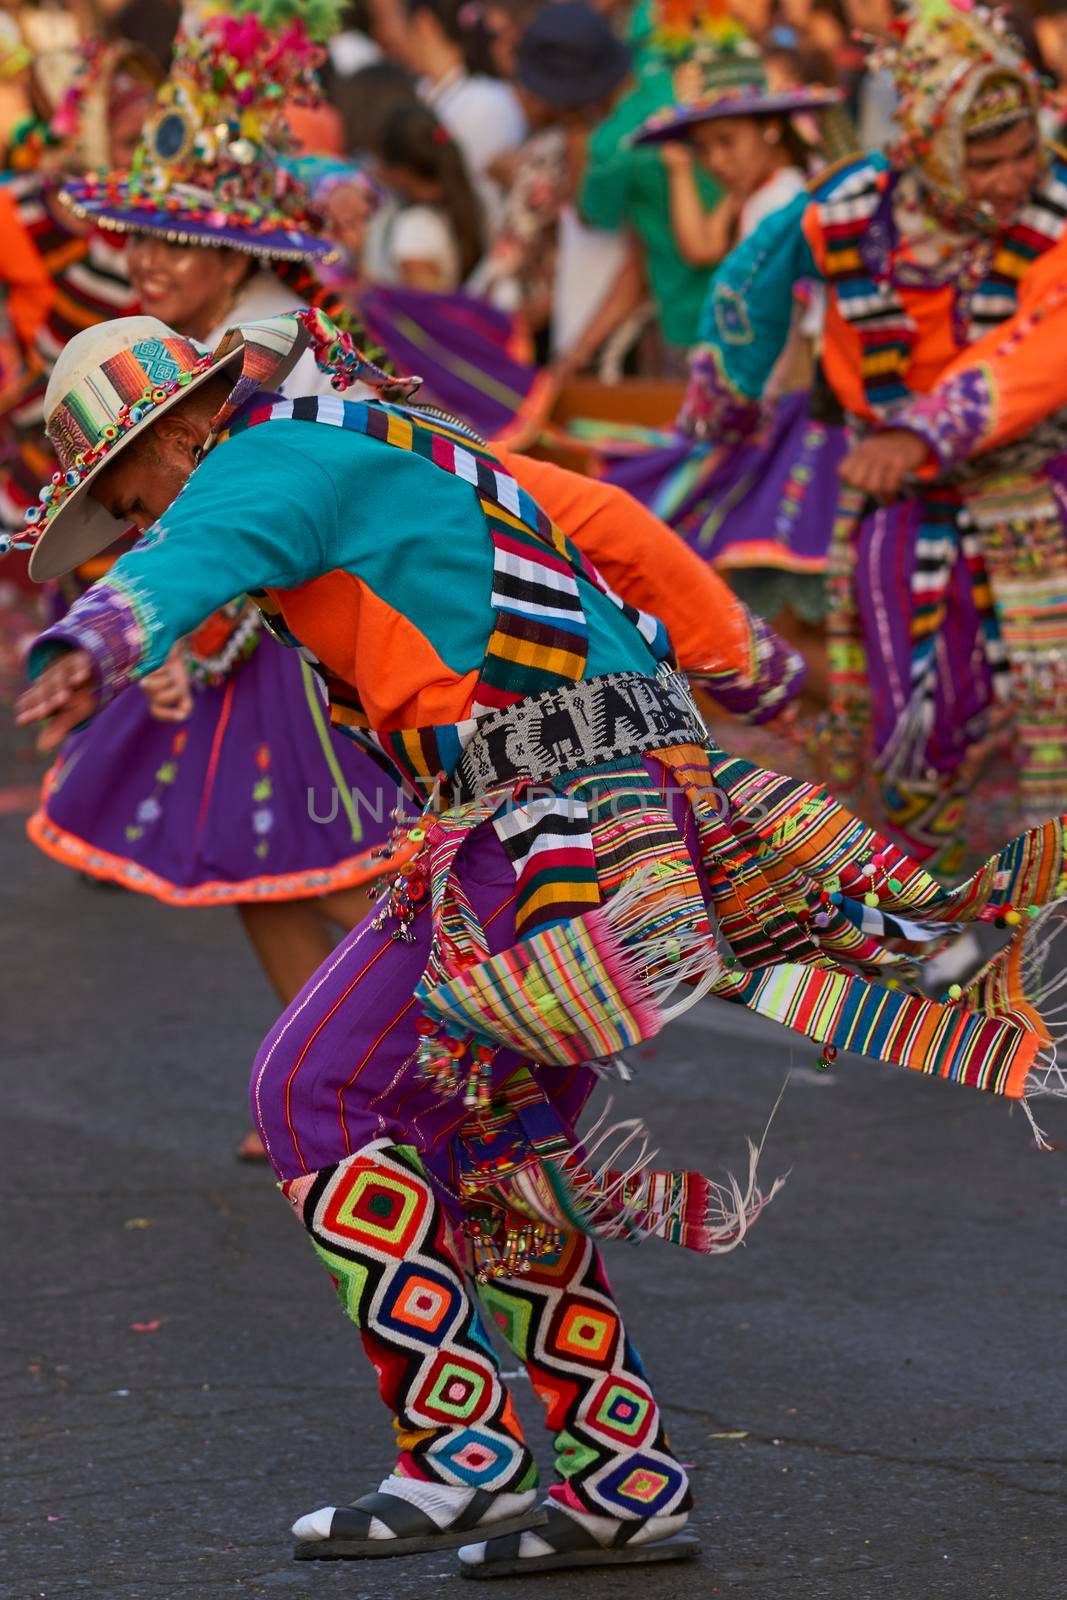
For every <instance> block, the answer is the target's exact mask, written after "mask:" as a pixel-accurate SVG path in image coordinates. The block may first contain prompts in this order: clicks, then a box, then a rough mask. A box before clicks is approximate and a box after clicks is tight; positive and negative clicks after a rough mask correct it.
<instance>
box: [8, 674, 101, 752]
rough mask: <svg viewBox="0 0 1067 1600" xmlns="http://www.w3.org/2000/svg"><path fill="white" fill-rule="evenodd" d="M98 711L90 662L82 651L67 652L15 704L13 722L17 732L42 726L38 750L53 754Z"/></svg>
mask: <svg viewBox="0 0 1067 1600" xmlns="http://www.w3.org/2000/svg"><path fill="white" fill-rule="evenodd" d="M96 708H97V695H96V686H95V684H94V682H93V661H92V657H91V656H89V655H87V654H86V652H85V651H84V650H68V651H67V652H66V653H65V654H64V655H61V656H59V657H58V658H57V659H56V660H55V661H53V662H52V664H51V665H50V666H47V667H45V669H44V671H43V672H42V673H41V676H40V677H39V678H38V679H37V681H36V683H35V684H34V685H33V686H32V688H29V689H27V690H26V692H25V694H22V695H20V696H19V698H18V700H17V701H16V702H15V722H16V723H17V724H18V726H19V727H20V728H25V727H28V726H29V724H30V723H31V722H44V723H45V727H43V728H42V729H41V732H40V735H39V736H38V739H37V748H38V750H42V751H47V750H54V749H55V748H56V747H57V745H61V744H62V743H63V740H64V739H65V738H66V737H67V734H68V733H70V731H71V730H72V729H73V728H76V727H78V725H79V724H80V723H82V722H84V721H85V720H86V718H88V717H91V716H92V715H93V712H94V711H95V710H96Z"/></svg>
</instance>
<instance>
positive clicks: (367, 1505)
mask: <svg viewBox="0 0 1067 1600" xmlns="http://www.w3.org/2000/svg"><path fill="white" fill-rule="evenodd" d="M373 1517H377V1518H378V1521H379V1522H384V1524H385V1526H386V1527H387V1528H388V1529H389V1532H390V1533H391V1534H392V1535H393V1538H394V1539H425V1538H427V1537H432V1536H433V1535H434V1534H436V1533H440V1532H441V1529H440V1528H439V1527H438V1526H437V1524H436V1522H434V1520H433V1518H432V1517H428V1516H427V1515H426V1513H425V1511H420V1510H419V1508H418V1506H413V1505H412V1504H411V1501H410V1500H403V1499H401V1497H400V1496H399V1495H398V1494H382V1493H381V1492H378V1493H375V1494H365V1495H362V1496H361V1497H360V1498H359V1499H358V1500H356V1501H355V1502H354V1503H353V1504H352V1505H350V1506H338V1507H337V1509H336V1510H335V1511H334V1514H333V1522H332V1523H331V1524H330V1538H331V1539H369V1538H370V1525H371V1519H372V1518H373Z"/></svg>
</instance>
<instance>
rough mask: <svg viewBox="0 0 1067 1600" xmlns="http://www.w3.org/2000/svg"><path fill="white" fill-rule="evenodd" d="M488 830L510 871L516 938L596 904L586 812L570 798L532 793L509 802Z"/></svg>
mask: <svg viewBox="0 0 1067 1600" xmlns="http://www.w3.org/2000/svg"><path fill="white" fill-rule="evenodd" d="M493 828H494V830H495V832H496V835H497V837H498V839H499V840H500V842H501V844H502V845H503V847H504V852H505V854H506V855H507V857H508V859H509V861H510V862H511V864H512V866H513V867H514V869H515V876H516V878H517V880H518V886H519V898H518V901H517V903H516V907H515V931H516V935H517V936H518V937H519V938H520V939H523V938H527V937H529V936H530V935H531V934H534V933H540V932H544V931H545V930H546V929H547V928H551V927H556V926H558V925H559V924H560V923H564V922H566V921H568V920H569V918H571V917H578V916H581V915H582V913H583V912H585V911H588V910H589V909H590V908H591V907H593V906H595V905H598V904H599V902H600V898H601V896H600V888H599V885H598V881H597V861H596V856H595V854H594V851H593V838H592V834H591V832H590V822H589V808H588V806H586V805H585V803H584V802H583V801H582V800H581V799H580V798H579V797H578V796H576V795H570V794H549V795H538V796H537V797H536V798H534V799H532V800H515V801H513V802H511V803H509V804H508V805H507V806H506V807H505V809H504V810H503V811H501V812H500V813H499V814H498V815H497V816H496V817H495V818H494V820H493Z"/></svg>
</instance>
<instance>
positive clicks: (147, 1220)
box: [122, 1217, 156, 1232]
mask: <svg viewBox="0 0 1067 1600" xmlns="http://www.w3.org/2000/svg"><path fill="white" fill-rule="evenodd" d="M155 1225H156V1219H155V1217H127V1218H126V1221H125V1222H124V1223H123V1224H122V1226H123V1227H124V1228H128V1229H129V1230H130V1231H131V1232H132V1231H133V1230H134V1229H135V1228H154V1227H155Z"/></svg>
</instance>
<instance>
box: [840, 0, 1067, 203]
mask: <svg viewBox="0 0 1067 1600" xmlns="http://www.w3.org/2000/svg"><path fill="white" fill-rule="evenodd" d="M872 65H873V66H876V67H881V68H883V69H884V70H886V71H887V72H888V73H889V74H890V76H891V77H892V79H893V82H894V85H895V87H896V90H897V95H898V100H899V104H898V109H897V121H898V124H899V127H900V130H901V136H900V139H899V140H898V142H897V143H896V144H895V145H894V147H893V149H892V151H891V152H890V154H891V157H892V160H893V164H894V166H897V167H908V166H910V167H913V168H916V169H918V171H919V174H920V176H921V177H922V179H923V180H924V182H925V183H926V185H927V187H928V188H929V189H930V190H932V191H933V193H934V194H935V195H936V197H937V198H938V199H939V200H940V201H941V203H942V204H943V205H946V204H947V205H948V206H949V207H952V208H966V206H967V193H966V187H965V178H964V167H965V162H966V145H967V141H968V140H971V139H981V138H992V137H994V136H995V135H996V134H999V133H1003V132H1005V131H1006V130H1007V129H1008V128H1011V127H1013V126H1014V125H1016V124H1017V123H1019V122H1024V121H1028V120H1029V121H1033V122H1034V123H1035V125H1036V123H1037V119H1038V116H1039V114H1040V112H1041V111H1042V109H1043V107H1044V106H1045V105H1046V103H1049V96H1048V95H1047V92H1046V90H1045V88H1044V86H1043V85H1042V82H1041V80H1040V78H1039V77H1038V74H1037V73H1036V72H1035V70H1034V68H1033V67H1032V65H1031V64H1030V62H1029V61H1028V60H1027V58H1026V54H1025V52H1024V50H1023V48H1022V45H1021V44H1020V42H1019V40H1018V38H1017V37H1016V36H1015V34H1014V33H1013V32H1012V27H1011V21H1010V18H1009V17H1008V15H1007V14H1006V13H1005V12H1003V11H999V10H996V9H993V8H991V7H987V6H983V5H978V4H975V3H974V0H916V3H914V4H910V5H909V6H908V7H907V9H906V10H905V11H904V12H903V13H902V14H901V15H900V16H899V17H898V18H897V19H896V20H895V22H894V24H893V36H892V38H891V39H890V40H889V41H888V42H883V43H881V44H880V46H879V48H878V49H877V50H876V51H875V53H874V55H873V57H872Z"/></svg>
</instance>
